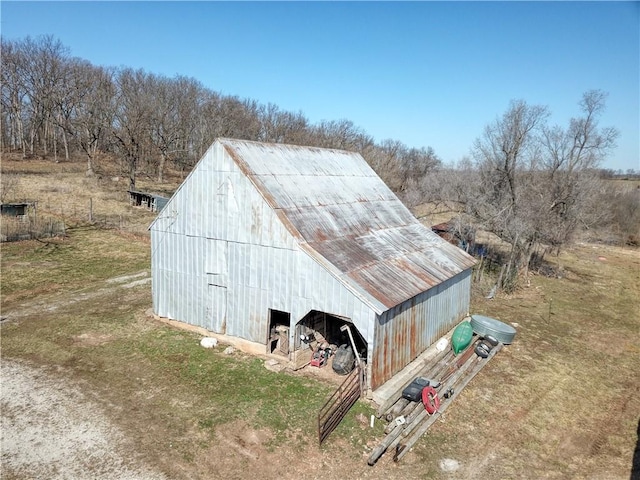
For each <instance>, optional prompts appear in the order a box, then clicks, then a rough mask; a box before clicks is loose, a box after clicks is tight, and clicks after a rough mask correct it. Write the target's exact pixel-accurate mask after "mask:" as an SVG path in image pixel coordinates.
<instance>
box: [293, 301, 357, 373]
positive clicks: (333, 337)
mask: <svg viewBox="0 0 640 480" xmlns="http://www.w3.org/2000/svg"><path fill="white" fill-rule="evenodd" d="M345 326H348V327H349V330H350V331H351V336H352V337H353V343H355V347H356V351H357V353H358V355H359V356H360V357H361V358H362V360H364V361H366V359H367V342H366V341H365V340H364V338H363V337H362V335H361V334H360V332H359V331H358V329H357V328H356V327H355V325H354V324H353V323H352V322H351V319H349V318H346V317H341V316H338V315H332V314H329V313H325V312H319V311H317V310H311V311H310V312H309V313H307V314H306V315H305V316H304V317H303V318H302V320H300V321H299V322H298V323H297V325H296V331H295V335H294V341H295V344H294V348H293V349H292V350H293V352H292V360H293V363H294V369H298V368H302V367H304V366H306V365H308V364H309V363H310V362H311V358H312V354H313V351H314V350H315V349H317V348H318V347H320V348H322V347H324V346H328V347H329V348H330V350H331V352H332V353H334V354H335V353H336V352H337V351H338V349H339V348H340V347H341V346H343V345H344V346H345V348H347V349H349V350H352V346H351V339H350V338H349V334H348V332H347V330H346V329H345V328H344V327H345ZM332 360H333V357H332V358H331V359H330V361H332Z"/></svg>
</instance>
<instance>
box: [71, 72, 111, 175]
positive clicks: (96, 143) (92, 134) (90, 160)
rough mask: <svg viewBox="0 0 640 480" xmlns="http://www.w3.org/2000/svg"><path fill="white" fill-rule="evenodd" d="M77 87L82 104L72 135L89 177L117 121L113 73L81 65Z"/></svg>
mask: <svg viewBox="0 0 640 480" xmlns="http://www.w3.org/2000/svg"><path fill="white" fill-rule="evenodd" d="M76 75H77V76H76V79H75V84H76V88H77V94H78V96H79V102H78V103H77V106H76V109H75V115H74V117H73V120H72V129H73V133H74V135H75V136H76V138H77V142H78V144H79V145H80V148H81V149H82V151H83V152H84V154H85V155H86V158H87V172H86V173H87V175H93V174H94V161H95V159H96V156H97V155H98V153H99V151H100V149H101V147H102V148H104V149H106V141H107V136H108V135H109V134H110V133H111V131H112V126H113V124H114V120H115V113H116V105H115V95H116V88H115V84H114V79H113V75H114V72H113V71H112V70H110V69H107V68H102V67H94V66H93V65H91V64H89V63H86V64H84V65H78V69H77V71H76Z"/></svg>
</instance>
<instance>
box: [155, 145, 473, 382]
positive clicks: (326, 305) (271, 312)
mask: <svg viewBox="0 0 640 480" xmlns="http://www.w3.org/2000/svg"><path fill="white" fill-rule="evenodd" d="M150 230H151V248H152V252H151V253H152V255H151V266H152V276H153V287H152V288H153V310H154V313H155V314H156V315H158V316H160V317H165V318H169V319H175V320H179V321H182V322H186V323H188V324H191V325H195V326H199V327H202V328H204V329H206V330H208V331H210V332H214V333H217V334H224V335H227V336H231V337H239V338H242V339H244V340H246V341H248V342H251V344H252V345H253V346H254V347H255V348H257V349H258V351H262V352H265V353H278V354H280V355H282V356H284V357H286V358H287V359H288V361H290V362H291V365H292V366H294V367H295V366H296V365H301V364H302V363H304V362H305V361H308V359H309V357H310V351H309V349H308V345H307V344H306V343H305V342H304V339H305V338H307V337H308V336H309V335H310V334H318V335H320V336H322V337H324V338H326V339H327V340H328V341H333V340H334V339H337V341H338V342H341V341H342V339H341V338H340V336H341V335H345V334H344V331H345V330H346V329H345V328H341V327H344V326H345V325H348V326H349V329H350V331H351V332H353V337H354V341H355V344H356V348H357V349H358V350H360V351H359V353H360V354H361V355H362V356H363V360H365V361H366V365H367V366H366V382H367V387H368V390H369V391H370V392H371V391H373V390H375V389H377V388H378V387H380V386H381V385H382V384H384V383H385V382H386V381H388V380H389V379H391V378H392V377H393V376H394V375H395V374H396V373H398V372H399V371H400V370H402V369H403V368H404V367H405V366H407V365H408V364H409V363H410V362H411V361H412V360H414V359H415V358H416V357H418V355H420V354H421V353H422V352H424V351H425V350H426V349H427V347H429V346H430V345H431V344H432V343H434V342H435V341H437V340H438V339H439V338H440V337H442V336H443V335H444V334H445V333H446V332H447V331H449V330H450V329H451V328H452V327H453V326H455V325H456V324H457V323H458V322H459V321H460V320H461V319H462V318H463V317H464V316H465V315H466V314H467V312H468V311H469V301H470V287H471V267H472V266H473V265H474V263H475V262H474V259H473V258H472V257H471V256H469V255H468V254H466V253H465V252H464V251H462V250H460V249H459V248H457V247H456V246H454V245H451V244H449V243H448V242H446V241H445V240H443V239H441V238H440V237H438V236H437V235H436V234H435V233H433V232H432V231H431V230H430V229H429V228H426V227H425V226H423V225H422V224H421V223H420V222H419V221H418V220H416V218H415V217H414V216H413V215H412V214H411V213H410V212H409V210H408V209H407V208H406V207H405V206H404V205H403V204H402V202H401V201H400V200H399V199H398V198H397V197H396V196H395V194H394V193H393V192H392V191H391V190H390V189H389V188H388V187H387V186H386V185H385V183H384V182H383V181H382V180H381V179H380V178H379V177H378V176H377V175H376V173H375V172H374V171H373V169H371V167H370V166H369V165H368V164H367V162H366V161H365V160H364V158H363V157H362V156H361V155H359V154H357V153H352V152H347V151H342V150H331V149H321V148H313V147H301V146H296V145H283V144H267V143H258V142H251V141H244V140H232V139H218V140H217V141H216V142H215V143H214V144H213V145H212V146H211V147H210V148H209V150H208V151H207V152H206V153H205V155H204V156H203V158H202V159H201V160H200V161H199V163H198V164H197V165H196V166H195V168H194V169H193V171H192V172H191V173H190V174H189V176H188V177H187V178H186V180H185V181H184V182H183V183H182V185H181V186H180V187H179V188H178V190H177V191H176V192H175V193H174V195H173V196H172V197H171V199H170V200H169V201H168V203H167V205H166V206H165V208H164V209H163V210H162V212H160V214H159V215H158V217H157V218H156V219H155V220H154V222H153V223H152V224H151V226H150ZM345 341H346V339H345Z"/></svg>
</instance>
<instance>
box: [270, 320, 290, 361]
mask: <svg viewBox="0 0 640 480" xmlns="http://www.w3.org/2000/svg"><path fill="white" fill-rule="evenodd" d="M290 328H291V314H290V313H289V312H282V311H280V310H272V309H269V330H268V331H269V338H268V339H267V353H279V354H282V355H286V356H288V355H289V329H290Z"/></svg>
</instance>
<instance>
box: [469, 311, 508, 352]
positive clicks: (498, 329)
mask: <svg viewBox="0 0 640 480" xmlns="http://www.w3.org/2000/svg"><path fill="white" fill-rule="evenodd" d="M470 323H471V327H473V331H474V332H475V333H477V334H478V335H480V336H481V337H484V336H486V335H491V336H492V337H494V338H495V339H496V340H498V341H500V342H502V343H504V344H505V345H508V344H510V343H511V342H513V337H515V336H516V329H515V328H513V327H512V326H511V325H507V324H506V323H504V322H501V321H500V320H496V319H495V318H491V317H485V316H484V315H471V322H470Z"/></svg>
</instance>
